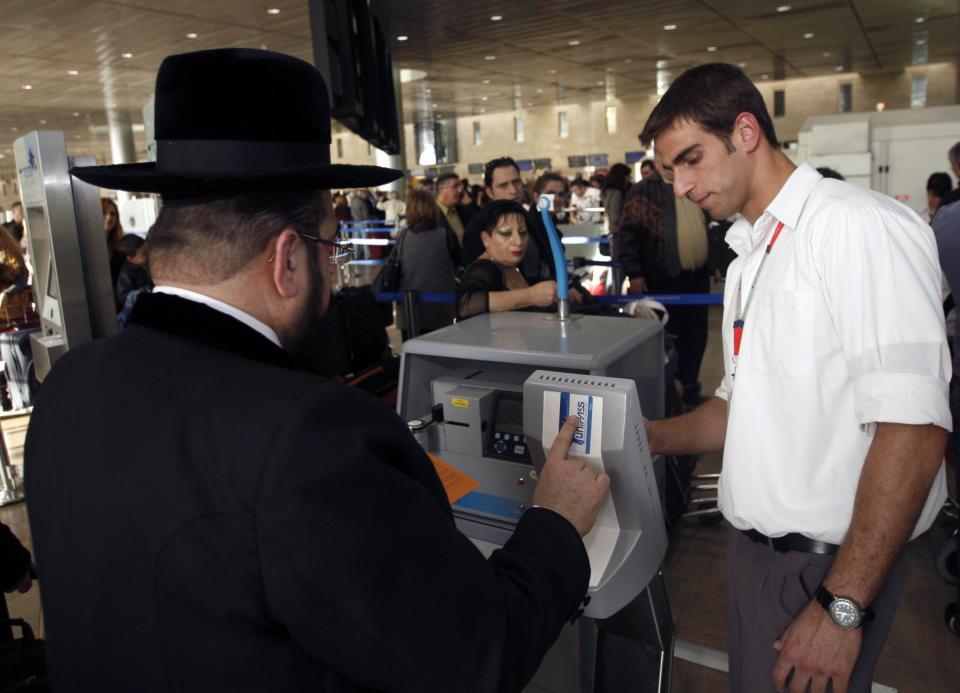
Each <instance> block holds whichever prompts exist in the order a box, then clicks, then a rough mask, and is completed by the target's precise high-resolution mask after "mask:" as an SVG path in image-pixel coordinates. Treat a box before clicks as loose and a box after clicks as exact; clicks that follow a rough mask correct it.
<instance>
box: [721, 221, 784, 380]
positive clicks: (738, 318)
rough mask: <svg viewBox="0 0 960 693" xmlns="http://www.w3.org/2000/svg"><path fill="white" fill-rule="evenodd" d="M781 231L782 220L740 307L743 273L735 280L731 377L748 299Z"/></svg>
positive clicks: (737, 355)
mask: <svg viewBox="0 0 960 693" xmlns="http://www.w3.org/2000/svg"><path fill="white" fill-rule="evenodd" d="M781 231H783V222H782V221H781V222H779V223H778V224H777V228H775V229H774V230H773V236H772V237H771V238H770V242H769V243H768V244H767V249H766V250H765V251H764V252H763V257H762V258H760V266H759V267H757V273H756V274H755V275H753V283H752V284H751V285H750V295H749V296H747V302H746V304H745V305H743V307H742V309H741V301H742V298H743V289H742V287H743V275H742V274H741V275H740V278H739V279H738V280H737V312H736V315H735V316H734V320H733V373H732V374H731V377H736V376H737V358H738V357H739V356H740V340H741V339H742V338H743V325H744V323H745V322H746V316H747V310H748V309H749V308H750V301H752V300H753V293H754V291H753V290H754V289H755V288H756V286H757V280H758V279H760V273H761V272H762V271H763V263H765V262H766V261H767V258H768V257H769V256H770V251H771V250H773V245H774V244H775V243H776V242H777V239H778V238H780V232H781Z"/></svg>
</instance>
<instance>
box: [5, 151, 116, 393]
mask: <svg viewBox="0 0 960 693" xmlns="http://www.w3.org/2000/svg"><path fill="white" fill-rule="evenodd" d="M13 146H14V155H15V158H16V162H17V174H18V178H19V182H20V196H21V201H22V202H23V212H24V227H25V233H26V236H27V242H28V244H29V251H30V263H31V265H32V268H33V292H34V300H35V301H36V302H37V310H38V312H39V313H40V321H41V329H40V331H39V332H38V333H36V334H32V335H31V336H30V341H31V345H30V346H31V349H32V352H33V359H34V369H35V371H36V375H37V379H38V380H43V378H44V377H45V376H46V374H47V373H48V372H49V370H50V368H51V367H52V366H53V364H54V363H55V362H56V360H57V359H58V358H59V357H60V356H61V355H63V354H64V353H65V352H66V351H67V350H68V349H70V348H71V347H74V346H77V345H78V344H82V343H83V342H87V341H90V340H91V339H97V338H99V337H107V336H110V335H112V334H114V333H115V332H116V309H115V307H114V295H113V286H112V281H111V277H110V259H109V257H108V255H107V245H106V241H105V238H104V232H103V211H102V209H101V206H100V191H99V189H98V188H96V187H95V186H92V185H89V184H87V183H84V182H83V181H81V180H79V179H77V178H74V177H73V176H71V175H70V167H71V166H74V165H92V164H94V163H95V161H94V159H93V157H78V158H73V159H71V158H69V157H68V156H67V148H66V142H65V140H64V137H63V133H62V132H31V133H29V134H27V135H24V136H23V137H21V138H20V139H18V140H16V141H15V142H14V145H13Z"/></svg>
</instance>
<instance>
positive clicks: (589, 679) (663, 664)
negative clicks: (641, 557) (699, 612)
mask: <svg viewBox="0 0 960 693" xmlns="http://www.w3.org/2000/svg"><path fill="white" fill-rule="evenodd" d="M673 644H674V632H673V619H672V617H671V614H670V605H669V602H668V601H667V591H666V586H665V585H664V581H663V575H662V573H661V574H658V575H657V576H656V577H655V578H654V579H653V580H651V581H650V583H649V585H647V589H645V590H644V591H643V592H641V593H640V595H639V596H638V597H637V598H636V599H634V600H633V602H631V603H630V604H629V605H627V606H626V607H625V608H624V609H622V610H621V611H620V612H618V613H617V614H616V615H615V616H613V617H611V618H608V619H604V620H599V621H598V620H594V619H589V618H580V619H578V620H577V622H576V623H574V624H573V625H568V626H566V627H564V629H563V631H562V632H561V634H560V637H559V638H558V640H557V642H556V644H555V645H554V646H553V647H552V648H551V649H550V651H549V652H547V654H546V656H545V657H544V658H543V662H542V663H541V665H540V669H539V670H538V671H537V673H536V675H535V676H534V677H533V680H532V681H531V682H530V684H529V685H528V686H527V687H526V688H525V689H524V690H525V691H526V693H619V692H620V691H638V692H641V693H654V692H656V693H669V691H670V682H671V677H672V672H673Z"/></svg>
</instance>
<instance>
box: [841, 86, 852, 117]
mask: <svg viewBox="0 0 960 693" xmlns="http://www.w3.org/2000/svg"><path fill="white" fill-rule="evenodd" d="M838 110H839V112H840V113H850V112H851V111H852V110H853V85H852V84H841V85H840V103H839V108H838Z"/></svg>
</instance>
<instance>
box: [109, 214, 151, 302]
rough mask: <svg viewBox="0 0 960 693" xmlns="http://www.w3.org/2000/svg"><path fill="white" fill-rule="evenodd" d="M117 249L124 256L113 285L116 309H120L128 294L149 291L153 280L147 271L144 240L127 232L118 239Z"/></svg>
mask: <svg viewBox="0 0 960 693" xmlns="http://www.w3.org/2000/svg"><path fill="white" fill-rule="evenodd" d="M117 250H118V251H119V253H120V254H121V255H123V257H124V258H125V259H124V263H123V266H122V267H121V268H120V274H119V275H118V276H117V284H116V286H115V287H114V295H115V297H116V299H117V310H118V311H120V310H122V309H123V307H124V306H125V305H126V303H127V298H128V297H129V296H130V294H132V293H134V292H140V291H151V290H152V289H153V282H152V281H151V280H150V273H149V272H148V271H147V248H146V241H144V240H143V239H142V238H141V237H140V236H138V235H137V234H135V233H128V234H126V235H125V236H124V237H123V238H122V239H120V243H119V245H118V246H117Z"/></svg>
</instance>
